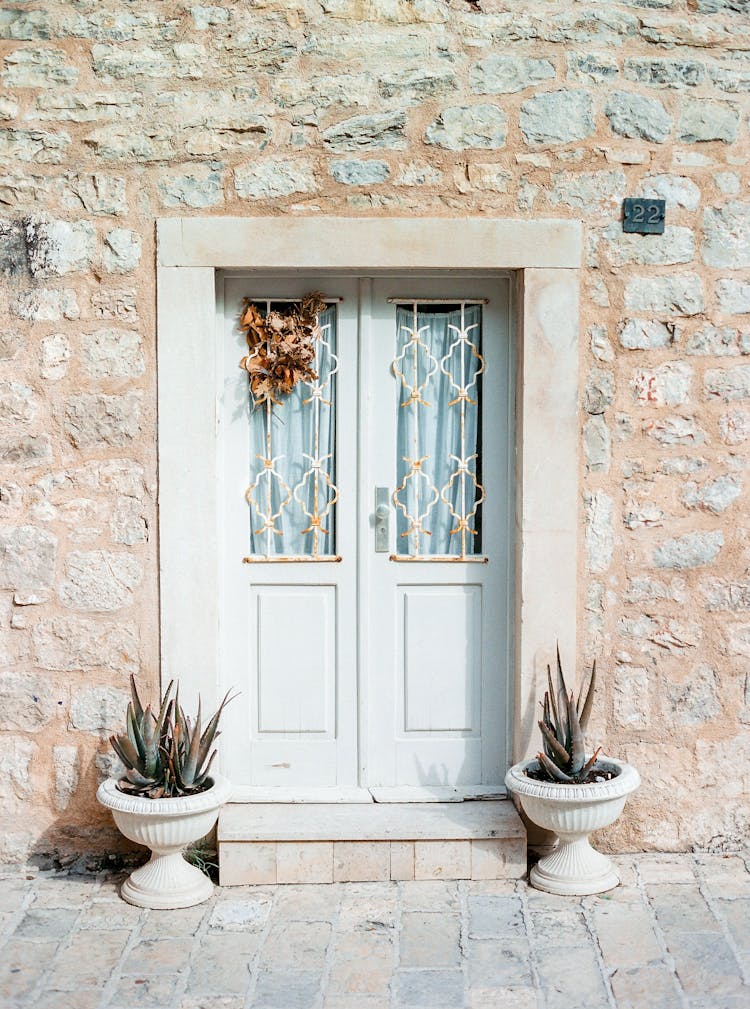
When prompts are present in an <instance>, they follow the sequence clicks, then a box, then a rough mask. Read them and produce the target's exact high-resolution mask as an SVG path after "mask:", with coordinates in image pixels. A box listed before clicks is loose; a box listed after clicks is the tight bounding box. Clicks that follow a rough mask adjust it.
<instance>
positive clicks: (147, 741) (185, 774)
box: [110, 675, 231, 799]
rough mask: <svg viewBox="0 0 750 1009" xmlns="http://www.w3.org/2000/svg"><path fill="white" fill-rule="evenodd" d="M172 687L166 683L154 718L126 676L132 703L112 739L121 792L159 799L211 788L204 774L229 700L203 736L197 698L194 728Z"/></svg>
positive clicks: (199, 704)
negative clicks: (122, 770) (120, 730)
mask: <svg viewBox="0 0 750 1009" xmlns="http://www.w3.org/2000/svg"><path fill="white" fill-rule="evenodd" d="M173 686H174V680H170V682H169V686H168V687H167V689H166V690H165V692H164V696H163V697H162V699H161V705H160V708H159V714H158V716H157V715H154V713H153V712H152V710H151V705H150V704H149V705H147V706H146V708H144V707H143V705H142V703H141V699H140V697H139V696H138V689H137V687H136V685H135V677H134V676H132V675H131V677H130V691H131V695H132V699H131V701H130V703H129V704H128V708H127V713H126V732H125V733H121V734H119V735H116V736H110V742H111V744H112V749H113V750H114V751H115V753H116V754H117V756H118V757H119V758H120V760H121V761H122V762H123V764H124V765H125V776H124V777H123V778H121V779H120V780H119V781H118V783H117V787H118V788H119V789H120V791H121V792H128V793H129V794H131V795H142V796H147V797H148V798H150V799H162V798H171V797H173V796H178V795H192V794H193V793H195V792H202V791H204V790H205V789H206V788H208V787H210V779H209V777H208V772H209V770H210V768H211V763H212V762H213V759H214V756H215V755H216V751H215V750H214V751H211V747H212V745H213V743H214V742H215V740H216V739H217V737H218V736H219V732H218V725H219V718H220V717H221V713H222V711H223V709H224V706H225V705H226V704H227V703H228V702H229V701H230V700H231V698H230V696H229V693H227V695H226V696H225V697H224V700H223V701H222V702H221V704H220V705H219V708H218V710H217V711H216V713H215V714H214V715H213V717H212V718H211V719H210V721H209V723H208V725H207V726H206V728H205V730H204V731H203V732H202V733H201V703H200V698H199V699H198V717H197V718H196V721H195V726H193V724H192V722H191V720H190V719H189V718H188V717H186V715H185V712H184V711H183V709H182V707H181V705H180V702H179V688H178V689H177V693H176V696H175V697H174V699H173V698H172V687H173Z"/></svg>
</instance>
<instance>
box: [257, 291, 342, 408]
mask: <svg viewBox="0 0 750 1009" xmlns="http://www.w3.org/2000/svg"><path fill="white" fill-rule="evenodd" d="M325 307H326V303H325V299H324V296H323V294H322V293H321V292H320V291H311V292H310V293H309V294H306V295H304V297H303V298H302V299H301V300H300V301H299V302H298V303H293V304H292V305H290V306H289V308H288V309H286V310H285V311H283V312H280V311H273V312H268V313H267V314H266V315H265V316H264V315H262V314H261V311H260V309H259V308H258V306H257V305H256V304H255V303H254V302H252V301H250V300H246V301H245V303H244V308H243V311H242V317H241V318H240V328H241V329H244V330H245V336H246V338H247V346H248V349H249V351H250V353H249V354H247V355H246V356H245V357H243V358H242V360H241V361H240V367H241V368H244V369H245V371H246V372H247V373H248V374H249V376H250V392H251V394H252V397H253V402H254V404H255V405H256V406H257V405H258V404H260V403H266V402H268V401H270V402H271V403H280V402H281V399H280V397H281V396H286V395H288V394H289V393H290V392H291V391H292V389H293V388H294V387H295V385H296V384H297V382H315V381H316V379H317V377H318V376H317V374H316V373H315V371H314V369H313V367H312V365H313V361H314V360H315V341H316V340H317V339H318V336H319V334H320V328H319V326H318V315H319V313H320V312H322V311H323V310H324V309H325Z"/></svg>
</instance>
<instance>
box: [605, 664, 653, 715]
mask: <svg viewBox="0 0 750 1009" xmlns="http://www.w3.org/2000/svg"><path fill="white" fill-rule="evenodd" d="M650 706H651V701H650V687H649V675H648V670H646V669H644V668H642V667H635V666H622V665H618V666H616V667H615V676H614V711H615V719H616V721H617V724H618V725H621V726H622V727H623V728H624V729H629V728H640V727H643V726H645V725H648V724H649V721H650V718H651V711H650Z"/></svg>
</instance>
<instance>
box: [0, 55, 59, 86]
mask: <svg viewBox="0 0 750 1009" xmlns="http://www.w3.org/2000/svg"><path fill="white" fill-rule="evenodd" d="M4 63H5V66H4V68H3V73H2V79H3V84H5V86H6V87H8V88H53V87H57V86H63V87H64V86H65V85H70V84H75V83H76V81H77V80H78V71H77V70H76V68H75V67H74V66H71V65H70V63H68V60H67V53H65V52H64V51H63V50H62V49H46V48H29V49H16V50H14V51H13V52H10V53H8V54H7V55H6V56H5V60H4Z"/></svg>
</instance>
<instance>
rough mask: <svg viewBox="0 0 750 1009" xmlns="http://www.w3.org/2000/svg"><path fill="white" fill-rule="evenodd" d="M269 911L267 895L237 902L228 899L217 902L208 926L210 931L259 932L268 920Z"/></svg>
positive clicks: (269, 900)
mask: <svg viewBox="0 0 750 1009" xmlns="http://www.w3.org/2000/svg"><path fill="white" fill-rule="evenodd" d="M270 909H271V897H270V896H269V895H268V894H260V895H259V896H257V897H255V898H253V897H250V896H248V897H246V898H244V899H239V900H238V899H233V898H231V897H230V898H228V899H224V900H220V901H218V903H217V904H216V906H215V907H214V909H213V911H212V912H211V917H210V918H209V922H208V925H209V928H210V929H212V930H219V931H229V932H259V931H261V929H263V927H264V926H265V924H266V921H267V920H268V914H269V911H270Z"/></svg>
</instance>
